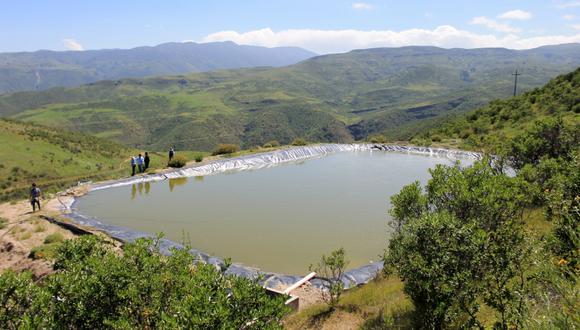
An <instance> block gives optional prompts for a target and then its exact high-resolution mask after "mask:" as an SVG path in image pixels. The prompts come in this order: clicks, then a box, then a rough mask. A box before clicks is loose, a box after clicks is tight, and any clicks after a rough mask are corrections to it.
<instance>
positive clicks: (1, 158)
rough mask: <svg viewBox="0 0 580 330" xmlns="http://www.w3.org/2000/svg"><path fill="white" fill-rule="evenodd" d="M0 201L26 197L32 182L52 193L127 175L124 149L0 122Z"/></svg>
mask: <svg viewBox="0 0 580 330" xmlns="http://www.w3.org/2000/svg"><path fill="white" fill-rule="evenodd" d="M0 145H1V146H2V148H0V201H2V200H6V199H9V198H13V197H24V196H26V193H27V189H28V187H29V186H30V184H31V183H32V182H37V183H38V184H39V185H40V187H41V188H43V189H44V190H45V191H54V190H56V189H59V188H63V187H65V186H66V185H69V184H71V183H76V182H77V181H80V180H83V179H88V178H106V177H110V176H114V175H119V173H121V172H122V171H128V170H127V169H126V168H123V167H122V163H123V161H125V160H126V159H127V158H128V156H129V150H127V148H125V147H123V146H121V145H119V144H117V143H114V142H109V141H106V140H103V139H99V138H96V137H93V136H88V135H85V134H80V133H69V132H63V131H62V130H55V129H52V128H48V127H43V126H39V125H34V124H30V123H22V122H17V121H12V120H5V119H0Z"/></svg>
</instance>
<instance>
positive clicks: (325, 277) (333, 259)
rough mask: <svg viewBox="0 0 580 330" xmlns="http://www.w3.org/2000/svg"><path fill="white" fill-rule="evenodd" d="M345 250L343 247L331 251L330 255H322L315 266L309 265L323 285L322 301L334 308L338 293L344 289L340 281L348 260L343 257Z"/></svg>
mask: <svg viewBox="0 0 580 330" xmlns="http://www.w3.org/2000/svg"><path fill="white" fill-rule="evenodd" d="M345 254H346V253H345V251H344V249H343V248H340V249H338V250H335V251H332V252H331V253H330V255H328V256H326V255H323V256H322V258H321V259H320V262H319V263H318V265H316V266H312V265H311V266H310V270H314V271H315V272H316V273H317V274H318V277H319V278H320V279H322V283H323V285H324V287H325V289H326V290H325V293H324V294H323V295H322V297H323V299H324V301H326V303H327V304H328V305H329V306H330V308H332V309H334V308H335V307H336V304H337V303H338V300H339V299H340V295H341V294H342V291H343V290H344V284H343V283H342V274H343V273H344V271H345V269H346V266H347V265H348V261H347V260H346V258H345Z"/></svg>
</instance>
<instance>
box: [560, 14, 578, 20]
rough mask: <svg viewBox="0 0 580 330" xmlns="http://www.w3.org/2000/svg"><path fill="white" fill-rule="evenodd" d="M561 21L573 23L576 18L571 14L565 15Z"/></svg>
mask: <svg viewBox="0 0 580 330" xmlns="http://www.w3.org/2000/svg"><path fill="white" fill-rule="evenodd" d="M562 18H563V19H565V20H567V21H573V20H574V19H575V18H576V16H574V15H572V14H566V15H564V16H562Z"/></svg>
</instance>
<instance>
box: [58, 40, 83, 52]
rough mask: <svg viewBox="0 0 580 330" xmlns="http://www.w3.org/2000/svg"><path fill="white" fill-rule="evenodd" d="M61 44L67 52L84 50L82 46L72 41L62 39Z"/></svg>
mask: <svg viewBox="0 0 580 330" xmlns="http://www.w3.org/2000/svg"><path fill="white" fill-rule="evenodd" d="M62 43H63V44H64V48H66V49H67V50H84V48H83V45H81V44H79V43H78V42H77V41H76V40H74V39H62Z"/></svg>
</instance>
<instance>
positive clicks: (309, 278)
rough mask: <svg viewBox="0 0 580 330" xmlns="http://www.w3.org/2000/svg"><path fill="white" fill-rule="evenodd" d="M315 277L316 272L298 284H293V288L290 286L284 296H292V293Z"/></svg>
mask: <svg viewBox="0 0 580 330" xmlns="http://www.w3.org/2000/svg"><path fill="white" fill-rule="evenodd" d="M314 276H316V273H315V272H312V273H310V274H308V275H306V276H304V277H303V278H302V279H301V280H300V281H298V282H296V283H294V284H292V285H291V286H289V287H288V288H286V290H284V294H290V292H292V291H293V290H295V289H296V288H298V287H300V286H301V285H302V284H304V283H306V282H308V281H310V280H311V279H312V278H313V277H314Z"/></svg>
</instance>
